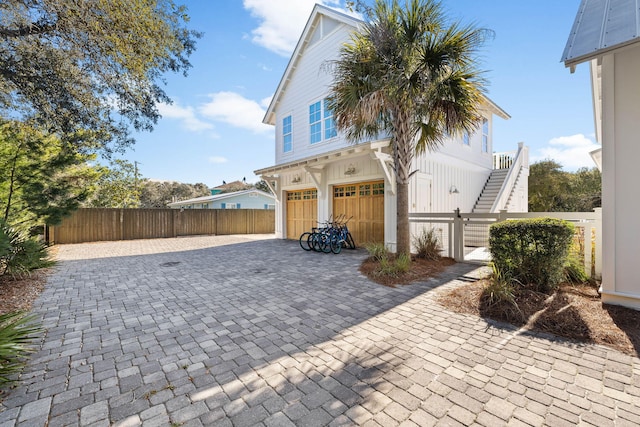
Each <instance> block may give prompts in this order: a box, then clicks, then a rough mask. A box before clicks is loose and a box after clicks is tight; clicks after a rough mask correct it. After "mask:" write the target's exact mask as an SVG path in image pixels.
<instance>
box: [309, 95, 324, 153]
mask: <svg viewBox="0 0 640 427" xmlns="http://www.w3.org/2000/svg"><path fill="white" fill-rule="evenodd" d="M321 105H322V104H321V102H320V101H318V102H316V103H313V104H311V105H309V133H310V135H311V139H310V142H311V143H312V144H315V143H316V142H320V141H322V107H321Z"/></svg>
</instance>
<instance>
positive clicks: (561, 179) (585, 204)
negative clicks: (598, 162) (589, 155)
mask: <svg viewBox="0 0 640 427" xmlns="http://www.w3.org/2000/svg"><path fill="white" fill-rule="evenodd" d="M601 205H602V178H601V175H600V171H599V170H598V169H597V168H595V167H594V168H580V169H578V170H577V171H576V172H567V171H564V170H562V165H561V164H560V163H558V162H556V161H555V160H551V159H547V160H541V161H539V162H536V163H533V164H531V166H530V167H529V211H530V212H591V211H592V210H593V209H594V208H597V207H600V206H601Z"/></svg>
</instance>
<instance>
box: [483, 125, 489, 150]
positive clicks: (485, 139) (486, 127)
mask: <svg viewBox="0 0 640 427" xmlns="http://www.w3.org/2000/svg"><path fill="white" fill-rule="evenodd" d="M482 152H483V153H488V152H489V120H487V119H482Z"/></svg>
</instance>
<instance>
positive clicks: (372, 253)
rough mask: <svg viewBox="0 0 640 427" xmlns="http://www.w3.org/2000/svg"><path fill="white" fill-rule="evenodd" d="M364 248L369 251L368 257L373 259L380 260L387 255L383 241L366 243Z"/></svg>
mask: <svg viewBox="0 0 640 427" xmlns="http://www.w3.org/2000/svg"><path fill="white" fill-rule="evenodd" d="M365 249H366V250H367V252H369V257H370V258H371V260H373V261H377V262H380V260H382V259H383V258H388V257H389V251H388V250H387V248H386V247H385V245H384V243H368V244H366V245H365Z"/></svg>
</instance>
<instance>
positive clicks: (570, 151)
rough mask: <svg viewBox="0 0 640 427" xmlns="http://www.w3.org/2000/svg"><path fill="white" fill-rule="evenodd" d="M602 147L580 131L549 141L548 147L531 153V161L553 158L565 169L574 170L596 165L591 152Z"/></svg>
mask: <svg viewBox="0 0 640 427" xmlns="http://www.w3.org/2000/svg"><path fill="white" fill-rule="evenodd" d="M598 148H600V144H597V143H596V142H594V141H593V139H591V138H589V137H587V136H585V135H583V134H581V133H579V134H577V135H571V136H560V137H558V138H553V139H551V140H550V141H549V145H548V146H547V147H543V148H539V149H538V150H536V154H533V155H531V162H536V161H539V160H545V159H551V160H555V161H556V162H558V163H560V164H561V165H562V166H563V169H565V170H568V171H574V170H576V169H578V168H581V167H589V168H591V167H594V166H595V163H594V162H593V160H592V159H591V156H590V155H589V152H591V151H593V150H595V149H598Z"/></svg>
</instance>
